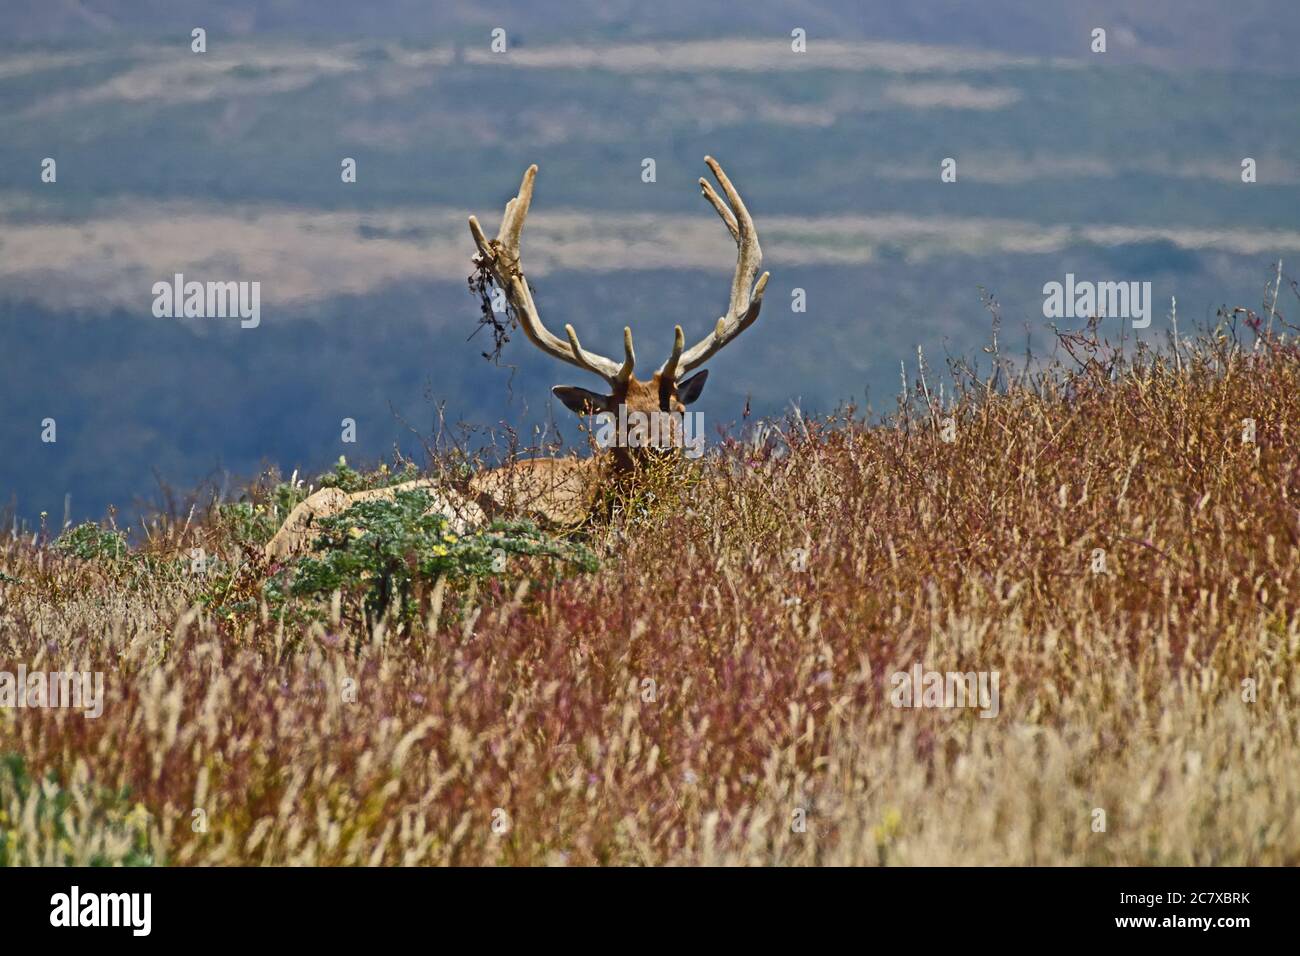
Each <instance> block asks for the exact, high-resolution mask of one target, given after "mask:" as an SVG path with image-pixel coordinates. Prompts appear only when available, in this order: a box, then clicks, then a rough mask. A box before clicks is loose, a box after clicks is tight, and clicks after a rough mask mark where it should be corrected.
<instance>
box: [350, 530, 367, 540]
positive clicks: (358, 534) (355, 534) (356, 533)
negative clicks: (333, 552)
mask: <svg viewBox="0 0 1300 956" xmlns="http://www.w3.org/2000/svg"><path fill="white" fill-rule="evenodd" d="M348 534H350V535H352V537H353V538H359V537H361V536H362V535H363V534H365V532H364V531H362V530H361V529H360V528H351V529H349V530H348Z"/></svg>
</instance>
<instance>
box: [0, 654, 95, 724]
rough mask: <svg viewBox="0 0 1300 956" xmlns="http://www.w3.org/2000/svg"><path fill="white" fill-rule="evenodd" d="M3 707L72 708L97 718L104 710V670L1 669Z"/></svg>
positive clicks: (25, 667)
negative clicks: (46, 670) (15, 670)
mask: <svg viewBox="0 0 1300 956" xmlns="http://www.w3.org/2000/svg"><path fill="white" fill-rule="evenodd" d="M0 707H3V708H6V709H15V708H16V709H19V710H23V709H28V708H30V709H33V710H35V709H44V708H57V707H64V708H71V709H73V710H80V711H82V713H83V715H84V716H85V717H87V718H89V719H90V720H94V719H95V718H96V717H99V716H100V715H101V714H103V713H104V674H103V672H102V671H95V672H94V673H93V674H92V673H90V672H89V671H49V672H48V673H47V672H45V671H30V672H29V671H28V670H27V665H25V664H19V665H18V672H17V673H16V674H15V673H11V672H10V671H0Z"/></svg>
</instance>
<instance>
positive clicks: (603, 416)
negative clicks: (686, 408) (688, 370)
mask: <svg viewBox="0 0 1300 956" xmlns="http://www.w3.org/2000/svg"><path fill="white" fill-rule="evenodd" d="M595 419H596V434H595V439H596V444H597V445H598V446H599V447H601V448H681V449H682V451H683V454H685V456H686V457H687V458H699V457H700V456H701V455H703V454H704V413H703V412H662V411H660V412H640V411H628V408H627V406H626V405H621V404H620V405H619V406H618V415H617V416H615V415H614V413H613V412H601V413H600V414H598V415H596V416H595Z"/></svg>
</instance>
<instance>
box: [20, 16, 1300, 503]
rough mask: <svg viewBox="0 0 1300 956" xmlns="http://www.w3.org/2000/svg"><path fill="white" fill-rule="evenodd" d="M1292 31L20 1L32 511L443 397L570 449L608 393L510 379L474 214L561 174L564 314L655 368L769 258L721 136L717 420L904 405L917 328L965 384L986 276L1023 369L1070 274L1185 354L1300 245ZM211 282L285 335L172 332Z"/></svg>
mask: <svg viewBox="0 0 1300 956" xmlns="http://www.w3.org/2000/svg"><path fill="white" fill-rule="evenodd" d="M1134 7H1140V9H1131V8H1134ZM1298 19H1300V18H1297V17H1296V16H1295V9H1294V5H1293V4H1291V3H1287V2H1283V0H1253V2H1252V0H1239V2H1232V3H1229V2H1224V0H1146V2H1144V3H1142V4H1132V3H1130V2H1127V0H1107V2H1102V0H1069V2H1066V0H1061V2H1043V0H982V2H980V3H971V2H956V0H950V2H937V0H914V2H909V3H906V4H903V3H894V2H889V3H886V2H870V0H854V2H848V0H840V2H790V0H786V2H775V0H753V2H748V3H744V4H727V5H713V4H709V5H703V4H695V3H689V4H688V3H686V2H681V0H667V2H659V3H655V4H648V3H647V4H642V3H633V2H617V0H616V2H599V3H597V2H573V3H565V4H562V5H561V4H545V5H542V4H536V3H525V2H522V0H509V2H494V0H485V2H476V3H469V2H452V3H443V2H433V3H425V2H414V0H372V2H367V3H350V2H349V3H344V2H334V0H230V2H223V3H221V4H214V3H198V2H189V0H168V2H162V0H156V2H153V0H151V2H139V0H120V2H92V0H41V2H29V0H18V2H13V0H10V2H7V3H6V4H5V5H4V6H3V7H0V383H2V384H0V408H2V412H0V508H5V507H7V508H9V509H10V511H11V513H12V514H14V515H16V516H17V518H18V519H19V520H20V521H26V522H29V523H30V522H32V521H34V520H35V518H36V516H37V515H38V514H39V512H41V511H47V512H49V514H50V516H51V520H57V519H61V518H62V515H63V508H64V500H65V495H66V494H70V495H71V496H72V498H71V500H72V517H73V518H74V519H81V518H86V517H100V516H102V515H103V513H104V511H105V509H106V507H107V506H108V505H110V504H113V505H115V506H116V507H117V508H119V509H120V510H121V511H123V512H127V513H128V515H129V514H130V513H132V512H134V511H135V510H136V509H138V508H139V507H141V506H142V505H146V504H147V503H148V502H150V501H152V500H156V498H157V495H158V488H159V483H160V482H163V483H166V484H169V485H172V486H174V487H177V488H180V489H187V488H193V487H195V486H196V485H198V484H199V483H201V482H204V481H211V482H213V483H214V484H216V485H218V486H220V485H221V484H223V483H227V484H229V485H230V486H231V487H232V488H233V487H234V486H235V485H236V483H237V481H238V480H239V479H242V478H246V477H249V476H251V475H253V474H254V473H256V472H257V471H258V470H259V468H261V467H263V466H265V465H268V464H276V465H279V466H280V468H281V469H282V471H283V472H284V473H285V474H288V473H289V472H290V471H291V470H292V469H294V468H302V469H303V470H304V474H307V475H309V476H310V475H314V474H316V473H317V472H319V471H321V470H324V469H325V468H327V467H328V466H329V465H330V464H331V463H332V462H333V461H334V460H335V459H337V457H338V456H339V455H340V454H345V455H347V456H348V457H349V459H351V460H359V461H372V460H374V459H376V458H378V457H380V456H384V455H386V454H388V453H389V452H391V450H392V449H393V448H394V446H398V447H400V448H402V449H404V450H405V451H406V452H407V453H409V454H416V453H418V450H419V448H420V442H419V440H418V437H417V434H416V433H417V432H418V433H421V434H424V435H428V434H429V433H430V432H431V430H432V429H433V428H434V423H435V421H436V418H437V410H438V407H439V406H440V405H442V406H444V408H445V412H444V413H445V417H446V419H447V420H448V421H450V422H456V421H465V422H469V423H474V424H476V425H479V426H491V425H493V424H495V423H500V422H505V423H507V424H509V425H511V426H513V427H515V428H518V429H519V430H520V431H521V433H522V434H524V435H525V436H528V435H529V434H531V433H532V432H531V431H530V430H531V429H535V428H537V427H538V426H541V425H542V424H543V423H545V422H546V421H548V420H549V419H550V418H551V415H552V411H553V412H554V420H555V423H557V424H558V425H559V426H560V428H561V430H562V433H563V434H564V435H565V436H566V437H568V438H570V439H576V438H577V432H576V429H575V428H574V427H573V423H574V420H573V419H572V417H571V416H570V415H569V413H568V412H566V411H565V410H564V409H562V408H558V409H555V410H552V409H551V407H550V402H549V392H548V388H549V387H550V386H551V385H553V384H561V383H567V384H580V385H585V386H588V387H593V386H594V384H595V383H594V382H592V381H591V380H590V378H589V377H588V376H584V375H583V373H581V372H580V371H578V370H576V369H572V368H570V367H568V366H561V365H560V364H559V363H557V362H555V361H554V360H552V359H548V358H546V357H545V356H543V355H542V354H541V353H540V352H538V351H537V350H536V349H534V348H532V347H531V346H530V345H528V343H527V342H526V340H525V339H524V338H523V336H522V334H517V335H516V336H515V337H514V339H513V340H512V341H511V342H510V344H509V345H508V346H507V347H506V349H505V352H504V354H503V355H502V358H501V364H500V365H499V366H498V365H494V364H492V363H490V362H488V361H486V360H485V359H484V358H483V357H482V355H481V353H482V352H483V350H484V349H485V348H488V347H489V340H488V339H487V337H486V336H485V335H479V336H477V337H474V338H470V335H471V333H473V332H474V331H475V328H476V323H477V320H478V304H477V301H476V299H475V298H474V297H473V296H471V294H470V293H469V291H468V289H467V286H466V277H467V276H468V275H469V272H470V265H469V257H470V255H471V252H472V248H473V245H472V242H471V240H470V237H469V233H468V230H467V229H466V227H465V216H466V215H467V214H468V213H471V212H473V213H475V214H477V215H478V216H479V217H480V218H481V219H482V220H483V221H484V223H485V225H486V226H488V227H489V229H490V230H492V231H495V228H496V224H497V223H498V221H499V218H500V215H501V210H502V207H503V204H504V202H505V200H506V199H507V198H508V197H509V196H510V195H513V193H514V191H515V189H516V188H517V186H518V182H519V177H520V174H521V173H522V171H523V169H524V168H525V167H526V166H527V165H528V164H529V163H531V162H536V163H538V164H539V165H540V167H541V172H540V175H539V180H538V187H537V195H536V199H535V203H534V207H533V212H532V215H531V216H530V219H529V228H528V230H526V232H525V242H524V256H525V258H524V263H525V268H526V270H527V272H528V275H529V278H530V279H531V281H532V283H533V285H534V286H535V288H536V297H537V299H538V302H539V305H540V306H541V310H542V314H543V317H544V318H545V319H546V320H547V322H548V324H550V325H551V327H552V328H559V327H560V326H562V325H563V323H565V322H572V323H573V324H574V325H575V327H576V328H577V329H578V330H579V332H580V334H581V335H582V338H583V342H584V344H586V345H588V347H591V348H594V349H596V350H598V351H602V352H605V353H607V354H613V353H616V352H617V351H618V348H619V331H620V330H621V328H622V326H623V325H625V324H629V325H631V326H632V327H633V330H634V333H635V335H636V342H637V350H638V355H639V357H640V360H641V363H642V367H643V369H644V368H645V367H651V368H652V367H653V366H655V365H657V364H658V363H659V362H660V361H662V359H663V358H664V357H665V356H666V354H667V350H668V346H669V344H670V341H671V335H672V326H673V325H674V324H675V323H679V322H680V323H681V324H682V325H683V326H684V327H685V328H686V330H687V335H688V338H689V337H692V336H695V337H698V336H702V335H703V334H704V333H705V332H706V330H708V329H709V328H711V326H712V324H713V322H714V321H715V319H716V317H717V316H718V314H719V313H720V312H721V311H722V310H723V309H724V307H725V302H726V296H727V287H728V282H729V278H730V272H731V269H732V266H733V264H734V255H735V251H734V246H733V245H732V243H731V241H730V238H729V237H728V236H727V234H726V232H725V230H724V229H723V228H722V226H721V224H720V223H719V222H718V220H717V218H716V216H715V215H714V213H713V212H712V210H711V209H710V208H709V207H708V205H707V203H705V202H704V201H703V200H702V199H701V198H700V196H699V190H698V188H697V186H696V185H695V183H696V179H697V178H698V177H699V176H701V175H703V174H704V173H705V167H704V164H703V161H702V157H703V156H704V155H705V154H706V153H710V154H712V155H715V156H717V157H718V158H719V159H720V160H721V161H722V162H723V164H724V165H725V166H726V168H727V170H728V172H729V173H730V174H731V175H732V176H733V178H734V179H735V181H736V182H737V184H738V186H739V187H740V188H741V190H742V193H743V195H744V197H745V199H746V201H747V203H748V204H749V207H750V209H751V212H752V213H753V214H754V217H755V220H756V222H757V225H758V228H759V233H760V237H761V239H762V242H763V248H764V251H765V254H766V257H765V268H767V269H769V270H771V272H772V282H771V285H770V286H769V290H768V293H767V299H766V305H765V308H764V313H763V316H762V318H761V319H760V320H759V322H758V324H757V325H755V326H754V328H753V329H751V330H750V331H749V332H747V333H746V336H745V338H744V339H743V340H742V341H741V342H739V343H738V344H736V345H734V346H732V347H731V348H730V349H728V350H727V351H725V352H723V353H722V354H721V355H720V356H719V357H718V358H717V359H715V360H714V361H713V362H712V363H710V368H711V369H712V372H713V375H712V377H711V379H710V382H709V386H708V388H707V389H706V391H705V394H704V398H703V399H702V401H701V403H700V404H699V405H698V406H696V407H698V408H699V409H701V410H702V411H703V412H704V413H705V416H706V421H707V422H708V423H709V425H710V430H712V427H713V426H714V425H720V424H725V423H729V422H737V421H738V420H739V419H740V418H741V416H742V414H743V412H744V410H745V408H746V404H747V403H749V405H750V407H751V408H752V411H753V413H755V414H759V415H762V414H772V413H779V412H781V411H782V410H783V409H785V408H786V407H788V405H789V403H790V402H791V401H797V402H799V404H800V406H801V407H802V408H803V409H804V410H805V411H813V412H815V411H827V410H830V409H832V408H834V407H835V406H836V405H837V404H838V403H840V402H842V401H846V400H856V401H858V402H859V403H860V404H861V403H864V402H865V403H869V404H870V405H871V406H872V407H873V408H875V409H877V410H884V409H887V408H888V407H890V405H891V403H892V401H893V396H894V395H895V394H896V392H897V390H898V387H899V362H900V361H906V362H907V363H908V366H909V368H912V369H914V366H915V355H916V348H917V346H918V345H920V346H922V347H924V349H925V353H926V356H927V359H928V361H929V363H930V364H931V365H932V366H933V367H935V368H936V369H937V368H938V367H940V366H941V365H942V362H943V359H944V357H945V356H946V355H967V356H969V355H973V354H977V353H978V350H979V348H980V347H981V346H982V345H984V344H985V343H987V342H988V340H989V332H990V322H991V320H990V315H989V313H988V311H986V309H985V307H984V304H983V303H982V301H981V294H980V288H981V287H983V288H984V289H987V290H988V291H989V292H991V293H992V294H993V295H994V296H996V298H997V300H998V302H999V303H1000V306H1001V312H1002V316H1003V318H1002V333H1001V335H1002V343H1003V346H1004V348H1005V349H1006V350H1009V351H1015V352H1023V350H1024V348H1025V346H1026V344H1027V343H1032V345H1033V347H1034V348H1035V349H1036V350H1037V351H1040V352H1041V351H1044V350H1047V351H1050V349H1051V347H1052V339H1051V336H1050V334H1048V333H1047V332H1046V330H1045V322H1044V319H1043V318H1042V302H1043V296H1042V291H1041V290H1042V286H1043V284H1044V283H1045V282H1049V281H1061V280H1063V279H1064V276H1065V274H1066V273H1067V272H1072V273H1074V274H1075V275H1076V276H1078V277H1079V278H1080V279H1091V280H1095V281H1123V280H1137V281H1150V282H1151V283H1152V287H1153V295H1154V299H1155V303H1154V307H1153V321H1152V325H1151V327H1150V329H1148V330H1146V332H1144V333H1142V334H1143V335H1144V336H1147V337H1151V338H1163V337H1164V335H1165V333H1166V331H1167V329H1168V327H1169V324H1168V321H1167V318H1166V314H1167V312H1168V309H1169V302H1170V297H1171V296H1173V295H1176V296H1177V297H1178V312H1179V323H1180V327H1181V328H1182V329H1183V330H1184V331H1187V330H1189V329H1190V328H1191V327H1192V326H1193V325H1194V324H1195V323H1197V322H1198V321H1206V320H1210V319H1212V317H1213V316H1214V314H1215V311H1216V309H1217V308H1218V307H1219V306H1222V305H1228V306H1234V305H1249V306H1252V307H1256V308H1257V307H1258V306H1259V304H1260V302H1261V301H1262V299H1263V298H1264V288H1265V285H1266V283H1267V282H1269V281H1270V280H1271V278H1272V276H1273V274H1274V269H1275V267H1276V262H1277V260H1278V259H1279V258H1281V259H1283V260H1284V261H1285V262H1287V263H1288V271H1289V272H1292V273H1293V274H1294V272H1295V270H1294V269H1291V268H1289V263H1290V261H1291V260H1294V259H1296V258H1297V257H1300V221H1298V217H1297V215H1296V213H1297V211H1298V210H1300V123H1298V122H1297V121H1298V120H1300V63H1298V62H1297V58H1296V57H1295V50H1296V49H1297V44H1298V41H1300V26H1298V25H1297V21H1298ZM195 27H203V28H204V29H206V31H207V45H208V52H207V53H205V54H202V55H197V54H194V53H192V52H191V51H190V31H191V30H192V29H193V28H195ZM498 27H500V28H502V29H504V30H505V31H506V35H507V39H508V51H507V52H506V53H503V54H502V53H493V52H492V51H491V50H490V46H489V45H490V41H491V35H490V34H491V31H492V30H493V29H494V28H498ZM1095 27H1102V28H1105V29H1106V30H1107V39H1108V52H1107V53H1106V54H1104V55H1096V54H1093V53H1091V52H1090V50H1089V43H1090V32H1091V30H1092V29H1093V28H1095ZM795 28H802V29H804V30H806V31H807V37H808V41H807V42H808V48H807V52H806V53H803V54H796V53H793V52H792V51H791V48H790V43H791V39H790V34H791V31H792V30H793V29H795ZM47 156H48V157H53V158H55V159H56V160H57V163H58V181H57V183H54V184H43V183H42V182H41V180H40V171H41V165H40V164H41V161H42V159H43V158H44V157H47ZM1245 156H1250V157H1253V158H1254V159H1255V160H1256V161H1257V163H1258V179H1259V181H1258V182H1257V183H1255V184H1250V185H1247V184H1243V183H1242V182H1241V179H1240V163H1241V160H1242V158H1243V157H1245ZM344 157H353V158H355V159H356V161H357V164H358V181H357V182H356V183H355V184H344V183H342V182H341V180H340V162H341V160H342V159H343V158H344ZM647 157H650V158H653V159H654V160H655V161H656V166H657V170H656V172H657V182H655V183H653V184H647V183H644V182H642V179H641V170H642V161H643V159H645V158H647ZM945 157H954V158H956V160H957V163H958V182H957V183H955V184H943V183H941V182H940V180H939V167H940V162H941V161H942V160H943V158H945ZM177 272H180V273H184V274H185V276H186V278H187V279H198V280H209V279H211V280H221V281H227V280H243V281H259V282H260V283H261V286H262V317H261V325H260V327H258V328H256V329H241V328H240V327H239V322H238V320H231V319H224V320H223V319H159V318H154V317H153V315H152V312H151V306H152V302H153V295H152V292H151V287H152V285H153V283H154V282H157V281H160V280H168V279H170V277H171V276H172V275H173V274H174V273H177ZM796 288H799V289H804V290H806V294H807V311H806V312H805V313H796V312H793V311H792V310H791V307H790V303H791V293H792V290H794V289H796ZM1292 301H1294V299H1293V300H1292ZM1282 307H1283V310H1284V311H1285V310H1286V299H1285V297H1284V298H1283V299H1282ZM1288 318H1290V316H1288ZM1062 324H1063V325H1064V326H1066V327H1069V326H1071V325H1077V324H1078V323H1073V322H1072V321H1071V320H1065V322H1063V323H1062ZM1109 331H1112V332H1113V333H1114V334H1115V335H1116V336H1118V334H1119V326H1118V323H1117V322H1115V323H1111V328H1110V329H1109ZM1129 334H1130V335H1132V333H1131V332H1130V333H1129ZM345 417H350V418H353V419H355V420H356V422H357V439H358V440H357V443H356V444H355V445H353V444H344V443H343V442H342V441H341V429H340V420H341V419H343V418H345ZM45 418H54V419H55V420H56V421H57V427H58V440H57V442H56V443H54V444H45V443H42V442H41V440H40V433H41V424H40V423H41V421H42V419H45ZM552 434H553V432H552Z"/></svg>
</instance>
